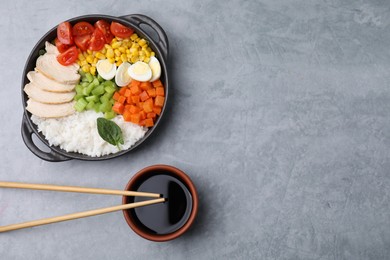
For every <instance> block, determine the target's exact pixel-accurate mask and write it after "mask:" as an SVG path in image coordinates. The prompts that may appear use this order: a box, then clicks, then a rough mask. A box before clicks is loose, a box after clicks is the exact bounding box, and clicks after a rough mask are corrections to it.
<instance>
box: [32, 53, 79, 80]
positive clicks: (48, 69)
mask: <svg viewBox="0 0 390 260" xmlns="http://www.w3.org/2000/svg"><path fill="white" fill-rule="evenodd" d="M56 57H57V55H56V54H51V53H45V54H44V55H42V56H39V57H38V59H37V64H36V65H37V66H36V68H35V69H36V70H38V71H39V72H40V73H42V74H44V75H45V76H46V77H48V78H50V79H52V80H55V81H57V82H60V83H64V84H77V83H78V82H79V80H80V75H79V74H78V73H77V71H78V69H79V68H80V66H79V65H78V64H77V63H74V64H72V65H69V66H63V65H61V64H60V63H59V62H58V61H57V58H56Z"/></svg>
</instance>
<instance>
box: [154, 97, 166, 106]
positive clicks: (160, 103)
mask: <svg viewBox="0 0 390 260" xmlns="http://www.w3.org/2000/svg"><path fill="white" fill-rule="evenodd" d="M164 100H165V98H164V97H162V96H156V99H155V100H154V105H155V106H156V107H162V106H163V105H164Z"/></svg>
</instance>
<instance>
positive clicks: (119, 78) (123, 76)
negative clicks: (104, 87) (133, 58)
mask: <svg viewBox="0 0 390 260" xmlns="http://www.w3.org/2000/svg"><path fill="white" fill-rule="evenodd" d="M130 66H131V65H130V63H128V62H123V63H122V64H121V65H119V67H118V69H117V71H116V74H115V83H116V84H117V85H118V86H119V87H123V86H127V85H128V84H129V83H130V82H131V78H130V75H129V73H128V69H129V68H130Z"/></svg>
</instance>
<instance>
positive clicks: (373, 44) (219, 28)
mask: <svg viewBox="0 0 390 260" xmlns="http://www.w3.org/2000/svg"><path fill="white" fill-rule="evenodd" d="M91 13H100V14H108V15H114V16H121V15H126V14H131V13H142V14H145V15H148V16H150V17H152V18H154V19H155V20H156V21H157V22H158V23H159V24H160V25H161V26H162V27H163V28H164V29H165V30H166V33H167V35H168V37H169V42H170V58H169V70H170V79H171V86H170V87H171V89H170V90H171V92H170V97H169V100H170V105H169V109H168V111H167V113H166V114H165V116H164V118H163V123H162V124H161V125H159V127H158V131H157V132H156V133H155V135H153V137H152V138H150V139H148V141H147V142H146V144H144V145H143V146H141V147H139V149H136V150H134V151H133V152H131V153H129V154H126V155H125V156H122V157H120V158H117V159H113V160H108V161H103V162H85V161H77V160H71V161H67V162H62V163H51V162H46V161H43V160H40V159H39V158H37V157H36V156H34V155H33V154H32V153H31V152H30V151H29V150H28V149H27V148H26V146H25V145H24V143H23V141H22V138H21V135H20V126H21V119H22V114H23V108H22V104H21V98H20V93H21V87H20V82H21V75H22V70H23V67H24V64H25V61H26V59H27V56H28V55H29V52H30V51H31V49H32V47H33V46H34V44H35V43H36V42H37V41H38V40H39V39H40V37H41V36H42V35H43V34H44V33H45V32H46V31H47V30H49V29H50V28H52V27H53V26H55V25H56V24H58V23H60V22H62V21H63V20H66V19H69V18H71V17H74V16H78V15H83V14H91ZM389 24H390V2H389V1H387V0H382V1H379V0H376V1H362V0H324V1H304V0H290V1H282V0H277V1H275V0H263V1H212V0H209V1H173V0H168V1H103V0H95V1H91V2H89V1H88V2H86V1H84V2H82V1H74V0H71V1H27V0H23V1H7V2H6V3H5V2H4V3H2V7H1V9H0V31H1V41H0V50H1V51H0V58H1V61H2V62H1V63H0V71H1V73H0V75H1V82H2V86H1V87H0V107H1V111H2V112H1V113H0V119H1V127H0V145H1V157H0V165H1V171H0V179H1V180H3V181H23V182H33V183H49V184H60V185H80V186H89V187H104V188H113V189H122V188H124V186H125V184H126V183H127V181H128V180H129V179H130V178H131V177H132V176H133V175H134V173H136V172H137V171H138V170H140V169H142V168H143V167H145V166H148V165H152V164H157V163H163V164H170V165H174V166H176V167H178V168H180V169H182V170H183V171H185V172H186V173H187V174H188V175H189V176H190V177H191V178H192V179H193V181H194V183H195V184H196V186H197V189H198V192H199V197H200V208H199V215H198V217H197V220H196V222H195V224H194V225H193V227H192V228H191V229H190V231H188V232H187V233H186V234H185V235H184V236H182V237H180V238H178V239H176V240H173V241H170V242H166V243H154V242H150V241H147V240H145V239H143V238H141V237H139V236H137V235H136V234H135V233H133V232H132V231H131V230H130V229H129V227H128V226H127V224H126V223H125V221H124V218H123V215H122V213H120V212H117V213H112V214H106V215H101V216H96V217H91V218H85V219H80V220H74V221H68V222H62V223H58V224H52V225H46V226H41V227H36V228H31V229H24V230H19V231H14V232H8V233H2V234H0V255H1V256H0V258H1V259H389V258H390V228H389V227H390V200H389V199H390V173H389V170H390V161H389V159H390V116H389V115H390V113H389V112H390V90H389V83H390V73H389V67H390V47H389V46H390V26H389ZM119 203H121V198H118V197H116V196H101V195H86V194H69V193H56V192H47V191H46V192H45V191H29V190H13V189H0V225H7V224H11V223H17V222H22V221H28V220H34V219H39V218H42V217H50V216H57V215H62V214H67V213H71V212H77V211H83V210H88V209H94V208H99V207H105V206H111V205H116V204H119Z"/></svg>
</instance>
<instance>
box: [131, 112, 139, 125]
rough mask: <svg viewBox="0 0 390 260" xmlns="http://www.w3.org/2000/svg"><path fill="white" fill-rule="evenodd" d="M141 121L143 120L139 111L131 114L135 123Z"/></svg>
mask: <svg viewBox="0 0 390 260" xmlns="http://www.w3.org/2000/svg"><path fill="white" fill-rule="evenodd" d="M140 121H141V115H140V114H139V113H137V114H131V115H130V122H132V123H134V124H139V122H140Z"/></svg>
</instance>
